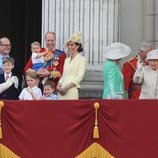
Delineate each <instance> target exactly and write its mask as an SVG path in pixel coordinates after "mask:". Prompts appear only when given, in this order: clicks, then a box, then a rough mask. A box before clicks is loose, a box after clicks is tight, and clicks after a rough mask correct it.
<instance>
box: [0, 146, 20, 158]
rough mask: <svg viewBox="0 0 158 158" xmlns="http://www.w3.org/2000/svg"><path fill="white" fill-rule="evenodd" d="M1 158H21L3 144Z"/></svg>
mask: <svg viewBox="0 0 158 158" xmlns="http://www.w3.org/2000/svg"><path fill="white" fill-rule="evenodd" d="M0 158H20V157H19V156H17V155H16V154H14V153H13V152H12V151H11V150H10V149H8V148H7V147H6V146H4V145H3V144H0Z"/></svg>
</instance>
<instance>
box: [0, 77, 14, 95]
mask: <svg viewBox="0 0 158 158" xmlns="http://www.w3.org/2000/svg"><path fill="white" fill-rule="evenodd" d="M12 84H13V81H12V80H11V79H10V78H8V79H7V81H6V82H4V83H1V84H0V93H2V92H4V91H5V90H6V89H8V88H9V87H10V86H11V85H12Z"/></svg>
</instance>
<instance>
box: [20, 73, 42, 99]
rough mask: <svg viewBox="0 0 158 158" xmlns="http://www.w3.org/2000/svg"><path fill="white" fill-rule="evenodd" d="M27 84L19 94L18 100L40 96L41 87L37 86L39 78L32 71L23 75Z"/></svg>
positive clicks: (38, 97)
mask: <svg viewBox="0 0 158 158" xmlns="http://www.w3.org/2000/svg"><path fill="white" fill-rule="evenodd" d="M25 78H26V83H27V86H28V87H26V88H24V89H23V90H22V92H21V93H20V95H19V99H20V100H39V99H40V97H41V96H42V92H41V89H40V88H38V86H37V85H38V82H39V78H38V76H37V74H36V73H35V72H33V71H28V72H27V73H26V75H25Z"/></svg>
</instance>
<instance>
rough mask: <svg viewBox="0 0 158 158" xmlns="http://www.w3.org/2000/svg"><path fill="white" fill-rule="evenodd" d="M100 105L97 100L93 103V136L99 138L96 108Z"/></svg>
mask: <svg viewBox="0 0 158 158" xmlns="http://www.w3.org/2000/svg"><path fill="white" fill-rule="evenodd" d="M99 107H100V104H99V103H98V102H96V103H94V108H95V123H94V125H95V126H94V129H93V138H94V139H96V138H99V128H98V109H99Z"/></svg>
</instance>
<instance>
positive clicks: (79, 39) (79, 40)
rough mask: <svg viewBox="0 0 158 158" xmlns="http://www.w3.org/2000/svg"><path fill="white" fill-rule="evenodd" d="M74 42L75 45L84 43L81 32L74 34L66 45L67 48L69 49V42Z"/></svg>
mask: <svg viewBox="0 0 158 158" xmlns="http://www.w3.org/2000/svg"><path fill="white" fill-rule="evenodd" d="M70 41H71V42H74V43H79V44H80V43H82V34H81V32H77V33H74V34H73V35H72V36H71V37H70V38H69V39H68V40H67V42H66V43H65V46H66V47H67V46H68V43H69V42H70Z"/></svg>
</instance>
